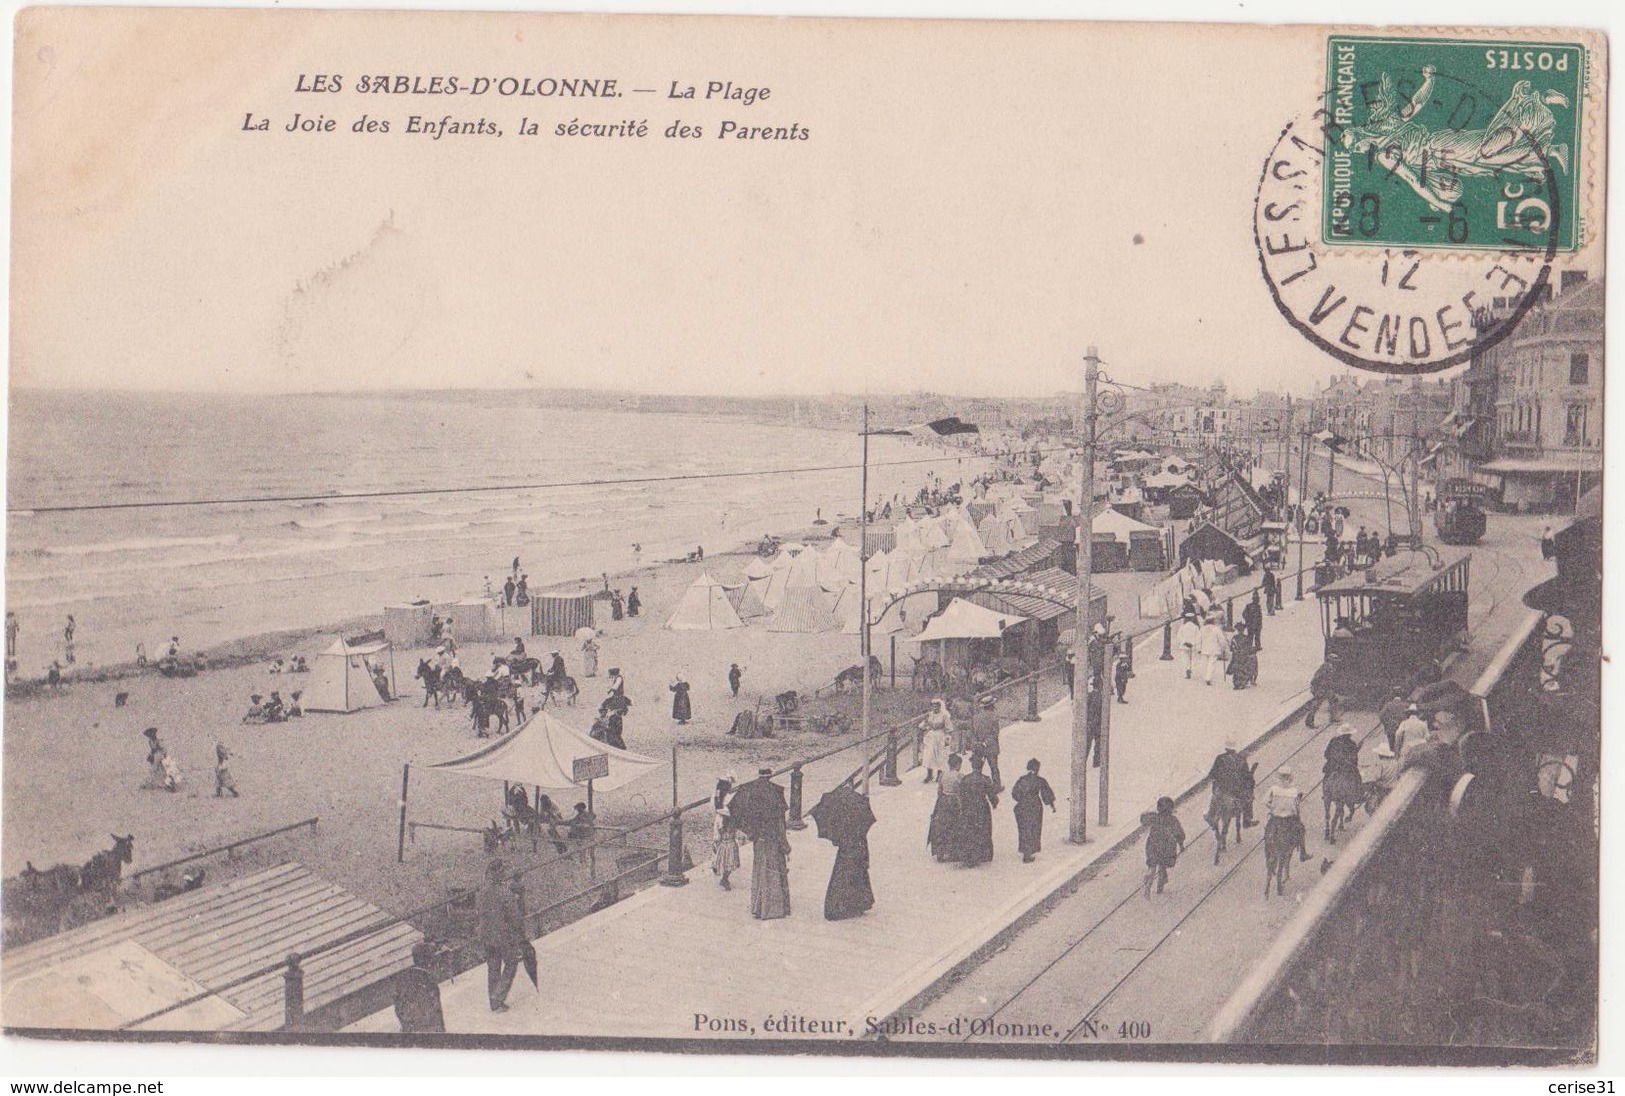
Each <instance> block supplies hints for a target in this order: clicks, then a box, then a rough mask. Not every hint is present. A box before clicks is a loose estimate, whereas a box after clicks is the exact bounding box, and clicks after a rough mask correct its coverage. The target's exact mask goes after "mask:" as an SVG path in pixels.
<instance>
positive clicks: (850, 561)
mask: <svg viewBox="0 0 1625 1096" xmlns="http://www.w3.org/2000/svg"><path fill="white" fill-rule="evenodd" d="M858 568H859V564H858V550H857V548H855V547H853V546H852V545H850V544H848V543H847V542H846V541H844V540H841V539H840V538H839V537H837V538H836V539H834V540H833V541H831V542H830V545H829V547H828V548H827V549H825V551H824V552H823V553H822V554H821V555H820V556H819V557H818V581H819V582H820V583H821V584H822V585H823V587H824V589H826V590H837V589H839V588H840V587H841V586H844V585H846V583H848V582H855V581H857V578H858Z"/></svg>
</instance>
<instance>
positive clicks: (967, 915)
mask: <svg viewBox="0 0 1625 1096" xmlns="http://www.w3.org/2000/svg"><path fill="white" fill-rule="evenodd" d="M1320 650H1321V642H1320V627H1319V621H1318V614H1317V611H1316V608H1315V601H1314V600H1313V598H1312V597H1311V598H1309V599H1306V600H1305V601H1302V602H1296V603H1295V602H1293V601H1292V600H1291V599H1290V591H1289V592H1288V600H1287V602H1286V607H1285V609H1284V610H1283V611H1282V612H1281V613H1278V614H1277V615H1275V616H1273V617H1266V618H1265V626H1264V650H1263V653H1262V655H1261V656H1260V680H1259V685H1258V687H1257V688H1253V689H1247V690H1243V691H1239V692H1238V691H1235V690H1233V689H1231V687H1230V685H1229V681H1228V679H1226V678H1219V679H1218V680H1217V682H1216V683H1215V684H1214V685H1212V686H1208V685H1205V684H1204V683H1203V682H1202V680H1201V677H1200V673H1198V675H1197V676H1196V678H1195V679H1193V680H1189V681H1187V680H1186V679H1185V671H1184V665H1183V662H1181V661H1173V662H1163V661H1160V660H1159V658H1158V656H1159V655H1160V653H1161V641H1160V636H1149V637H1147V638H1146V639H1145V640H1144V641H1143V642H1142V645H1141V646H1140V648H1139V649H1138V650H1137V651H1136V655H1135V668H1136V673H1137V676H1136V678H1135V679H1134V681H1133V682H1132V683H1131V686H1130V690H1129V703H1127V704H1114V705H1113V710H1112V728H1111V750H1110V771H1111V792H1110V803H1109V806H1110V824H1109V825H1106V826H1099V825H1096V820H1097V818H1098V813H1097V812H1098V800H1097V798H1096V797H1097V794H1098V783H1096V782H1095V781H1093V780H1092V781H1091V785H1090V788H1089V824H1090V825H1089V841H1088V842H1087V843H1086V844H1083V845H1073V844H1069V843H1068V842H1067V841H1066V819H1067V817H1068V802H1067V795H1068V790H1069V789H1068V783H1069V781H1068V766H1069V757H1070V751H1071V707H1070V704H1069V703H1068V702H1065V701H1063V702H1062V703H1059V704H1056V705H1054V706H1053V707H1051V708H1050V709H1048V710H1047V711H1045V712H1043V713H1042V718H1041V719H1040V721H1038V722H1036V723H1024V722H1018V723H1014V724H1010V725H1008V726H1006V727H1005V728H1004V730H1003V733H1002V739H1001V741H1002V748H1001V758H1000V760H1001V767H1002V770H1003V774H1002V775H1003V777H1004V781H1005V783H1006V784H1010V783H1013V782H1014V780H1015V778H1016V777H1017V776H1019V775H1020V774H1021V772H1022V771H1023V770H1024V767H1025V765H1026V762H1027V759H1028V758H1030V757H1036V758H1038V759H1039V761H1040V762H1041V763H1042V766H1043V774H1044V775H1045V776H1046V777H1047V778H1048V779H1049V781H1050V783H1051V785H1052V786H1053V787H1054V788H1055V791H1056V793H1057V796H1058V797H1059V800H1060V801H1059V803H1058V804H1057V811H1056V812H1055V813H1054V814H1052V815H1051V814H1046V816H1045V820H1044V851H1043V852H1042V853H1041V854H1040V855H1039V857H1038V860H1037V861H1036V862H1035V863H1032V864H1023V863H1022V862H1021V858H1020V856H1019V855H1018V854H1017V852H1016V830H1015V820H1014V817H1013V816H1012V813H1011V808H1010V803H1009V800H1008V793H1006V795H1005V796H1001V799H1000V805H999V809H998V810H997V811H996V812H995V818H994V842H995V847H996V856H995V859H994V861H993V862H992V863H991V864H987V865H983V866H981V867H977V868H963V867H960V866H957V865H945V864H939V863H937V862H936V861H935V860H934V859H933V858H932V857H931V856H930V854H929V853H928V851H927V849H926V846H925V834H926V827H927V822H928V820H929V817H930V813H931V808H932V802H933V798H934V796H935V794H936V789H935V786H934V785H925V784H923V783H922V776H923V773H922V772H921V771H919V770H914V771H912V772H907V773H904V774H903V784H902V785H901V786H900V787H893V788H885V787H880V786H879V785H878V784H875V785H873V786H872V791H871V794H872V803H873V806H874V811H875V814H876V816H877V818H878V822H877V824H876V825H875V827H874V829H873V830H872V831H870V836H869V847H870V856H871V875H872V878H873V881H874V890H875V898H876V905H875V908H874V909H873V910H871V911H870V912H869V913H868V914H867V915H865V916H864V917H861V918H857V919H855V920H850V921H839V922H830V921H826V920H824V917H823V899H824V888H825V884H826V883H827V882H828V879H829V873H830V868H831V865H832V864H833V862H834V855H835V850H834V848H833V846H831V845H830V844H829V843H828V842H825V841H820V840H819V839H818V837H817V833H816V829H815V828H814V827H812V826H811V825H809V827H808V828H807V829H805V830H802V831H799V832H796V833H793V834H792V835H791V842H792V845H793V851H792V853H791V857H790V888H791V902H792V915H791V916H790V917H788V918H785V919H782V920H775V921H757V920H754V919H753V918H752V917H751V916H750V891H749V887H750V852H749V850H748V848H747V849H746V850H745V851H744V860H745V863H744V867H743V870H742V871H740V872H739V873H738V874H737V875H736V876H735V881H736V882H735V887H734V889H733V890H732V891H723V890H721V889H720V888H719V887H718V886H717V885H716V882H715V878H714V877H713V876H712V875H711V873H710V872H709V870H707V867H706V864H707V862H708V860H709V850H707V849H702V848H692V849H691V850H690V852H691V853H692V855H693V856H694V859H695V860H696V866H695V868H694V869H693V870H692V871H691V872H690V873H689V879H690V883H689V885H688V886H686V887H681V888H667V887H659V886H656V887H650V888H648V889H646V890H644V891H642V892H640V893H638V894H636V895H634V896H633V897H631V898H628V899H626V900H624V901H622V902H620V903H617V904H616V905H614V906H611V907H609V908H608V909H605V910H603V911H601V912H599V913H596V914H593V915H591V916H588V917H586V918H583V919H582V920H580V921H577V922H575V923H574V924H571V925H569V926H567V927H565V928H563V929H560V930H558V931H556V932H552V933H548V934H547V935H545V936H543V937H541V938H540V939H538V940H537V941H536V951H537V954H538V956H539V959H540V967H541V989H540V991H539V992H538V991H537V990H535V989H533V988H532V987H531V985H530V983H529V981H528V980H527V979H526V978H525V976H524V974H523V973H521V974H520V975H519V977H518V980H517V981H516V983H515V986H514V990H513V992H512V994H511V995H510V997H509V1006H510V1009H509V1011H507V1012H504V1013H497V1014H493V1013H492V1012H490V1010H489V1009H488V1007H487V1003H486V989H485V972H484V968H483V966H482V967H476V968H475V969H473V970H471V971H469V972H467V973H465V974H462V975H460V976H458V977H457V978H456V979H455V980H454V981H452V982H447V983H443V984H442V990H441V992H442V999H443V1003H444V1009H445V1015H446V1026H447V1030H448V1031H451V1032H459V1033H489V1034H498V1035H515V1036H517V1035H551V1036H598V1037H637V1038H688V1039H692V1038H733V1039H737V1038H758V1039H794V1038H852V1037H859V1038H861V1037H864V1036H866V1035H868V1034H870V1033H869V1032H868V1031H867V1030H866V1021H867V1020H868V1019H869V1018H871V1017H873V1018H875V1019H881V1018H884V1017H885V1016H886V1015H887V1014H888V1013H890V1012H891V1011H893V1010H895V1009H897V1008H900V1007H901V1006H902V1005H904V1004H905V1003H906V1002H908V1001H909V1000H910V999H911V998H913V997H914V996H915V995H916V994H918V993H920V992H921V991H922V990H924V989H925V988H927V987H928V986H930V985H931V984H932V983H933V982H934V981H936V980H937V979H938V978H940V977H942V976H943V975H944V974H945V973H946V972H948V971H949V970H951V969H952V968H953V967H954V966H956V965H957V964H958V963H960V962H961V961H962V960H963V959H965V958H966V957H968V956H969V955H971V954H972V953H973V952H974V951H976V950H977V949H978V948H979V947H981V946H982V945H984V944H985V943H986V942H987V941H989V940H990V939H991V938H993V937H994V936H996V935H997V934H998V933H999V932H1000V931H1002V930H1003V929H1005V928H1006V927H1008V926H1009V925H1011V924H1012V923H1013V922H1015V921H1016V920H1017V919H1018V918H1020V917H1021V916H1022V915H1023V914H1024V913H1026V912H1028V911H1029V910H1031V909H1033V908H1034V907H1035V906H1037V905H1038V904H1039V903H1041V902H1043V901H1044V899H1046V898H1047V897H1049V896H1050V895H1051V894H1052V893H1054V891H1055V890H1056V889H1058V888H1059V887H1061V886H1063V885H1065V884H1066V883H1068V882H1069V881H1071V880H1072V879H1074V878H1075V877H1076V876H1078V875H1079V874H1080V873H1082V872H1084V871H1085V870H1086V869H1088V868H1089V866H1090V865H1091V864H1092V863H1094V862H1096V861H1097V860H1099V859H1100V858H1102V857H1103V856H1105V855H1107V854H1108V853H1110V852H1111V851H1113V848H1114V846H1116V845H1117V844H1118V843H1119V842H1120V841H1123V840H1124V839H1126V838H1129V837H1131V836H1132V835H1133V834H1134V831H1135V830H1136V829H1138V827H1139V816H1140V812H1141V811H1144V810H1149V809H1151V807H1152V806H1153V805H1154V803H1155V802H1156V799H1157V797H1158V796H1160V795H1171V796H1176V797H1177V796H1178V795H1180V794H1181V793H1182V792H1184V791H1185V790H1186V789H1188V788H1190V787H1191V786H1192V785H1193V784H1195V783H1197V782H1198V781H1200V780H1201V779H1202V778H1203V777H1204V776H1205V775H1206V773H1207V770H1208V767H1209V766H1210V765H1211V763H1212V759H1213V757H1214V755H1215V754H1216V753H1217V752H1218V751H1219V750H1220V749H1222V748H1223V742H1224V738H1225V736H1226V734H1227V733H1228V732H1231V731H1234V732H1235V733H1236V734H1237V735H1238V736H1239V737H1240V738H1241V739H1242V741H1243V742H1251V741H1253V740H1254V739H1256V738H1258V737H1260V736H1262V735H1263V734H1264V733H1266V732H1267V731H1268V730H1269V729H1270V728H1271V727H1273V726H1275V725H1276V724H1277V723H1279V722H1280V721H1281V720H1282V719H1283V718H1284V717H1285V716H1286V715H1287V714H1288V713H1290V712H1291V711H1292V710H1293V709H1294V708H1295V707H1297V706H1298V705H1299V704H1301V703H1302V701H1303V699H1304V698H1305V695H1306V693H1305V689H1306V685H1307V682H1308V679H1309V676H1310V674H1311V673H1313V671H1314V668H1315V667H1316V666H1317V665H1318V664H1319V661H1320ZM1286 733H1289V734H1290V733H1293V732H1291V731H1288V732H1286ZM851 767H852V762H851V760H850V759H849V758H847V757H845V756H844V755H843V756H842V757H841V758H838V759H834V760H832V761H831V762H828V763H825V765H824V766H821V767H816V768H814V769H812V770H810V771H809V772H808V774H807V784H806V788H807V797H806V801H807V804H808V805H809V806H810V805H811V804H813V803H815V802H816V801H817V799H818V797H819V795H821V794H822V793H823V792H824V791H826V790H827V789H828V787H829V786H830V785H831V784H832V783H833V782H834V781H836V780H839V779H840V778H841V777H842V776H843V775H845V774H846V773H848V772H850V771H851ZM1097 771H1098V770H1097ZM1126 855H1130V856H1135V857H1138V856H1139V855H1140V853H1139V851H1138V849H1137V848H1136V849H1133V850H1130V851H1128V852H1127V853H1126ZM1084 885H1085V886H1087V883H1085V884H1084ZM351 1030H355V1031H395V1030H398V1029H397V1026H396V1023H395V1019H394V1016H393V1014H392V1013H390V1012H382V1013H378V1014H375V1015H373V1016H370V1017H367V1018H365V1019H364V1020H362V1021H361V1022H359V1023H358V1024H356V1025H355V1026H354V1027H353V1028H351Z"/></svg>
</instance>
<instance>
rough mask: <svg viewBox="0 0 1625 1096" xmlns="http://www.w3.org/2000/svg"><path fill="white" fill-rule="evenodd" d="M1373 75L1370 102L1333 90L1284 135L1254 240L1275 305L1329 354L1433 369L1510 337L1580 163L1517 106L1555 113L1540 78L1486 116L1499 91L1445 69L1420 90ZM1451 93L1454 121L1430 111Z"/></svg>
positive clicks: (1539, 285)
mask: <svg viewBox="0 0 1625 1096" xmlns="http://www.w3.org/2000/svg"><path fill="white" fill-rule="evenodd" d="M1370 84H1371V85H1373V86H1372V88H1371V90H1370V92H1369V95H1370V99H1369V100H1368V101H1367V102H1366V103H1365V104H1363V109H1362V104H1360V103H1359V101H1358V99H1357V98H1355V97H1354V96H1353V95H1352V94H1351V89H1350V88H1348V87H1343V88H1338V87H1334V88H1332V89H1331V90H1329V91H1328V92H1327V93H1326V95H1325V97H1324V99H1323V105H1322V106H1320V107H1319V108H1317V109H1316V110H1314V111H1312V112H1309V113H1306V114H1304V115H1302V116H1300V117H1299V118H1297V119H1294V120H1293V121H1291V122H1289V123H1287V125H1286V126H1285V128H1283V129H1282V131H1281V133H1280V136H1279V137H1278V138H1277V139H1276V142H1275V145H1274V147H1273V148H1272V149H1271V150H1270V154H1269V156H1268V157H1267V158H1266V160H1265V162H1264V169H1263V172H1262V175H1261V177H1260V180H1259V187H1258V192H1257V195H1256V196H1255V199H1254V205H1253V238H1254V243H1255V245H1256V247H1257V251H1258V259H1259V265H1260V268H1261V270H1262V272H1263V276H1264V281H1265V284H1266V285H1267V287H1268V288H1269V292H1270V295H1271V297H1272V298H1273V300H1274V301H1275V305H1276V307H1277V308H1278V309H1279V310H1280V312H1281V314H1282V316H1283V317H1285V318H1286V320H1287V322H1288V323H1290V324H1291V325H1292V327H1293V328H1294V329H1295V330H1297V331H1298V333H1299V334H1301V335H1302V336H1303V337H1304V338H1305V339H1306V340H1308V341H1309V342H1310V343H1311V344H1313V345H1314V346H1316V347H1317V348H1318V349H1320V350H1321V351H1322V352H1324V353H1326V354H1327V355H1329V356H1331V357H1332V358H1335V359H1336V360H1338V361H1340V362H1343V363H1344V364H1347V365H1351V366H1354V367H1356V368H1359V369H1363V370H1370V371H1375V372H1382V373H1402V374H1422V373H1433V372H1437V371H1439V370H1442V369H1446V368H1449V367H1450V366H1453V365H1459V364H1462V363H1465V362H1467V361H1468V360H1469V359H1471V358H1472V357H1473V356H1474V355H1476V354H1479V353H1482V352H1483V351H1484V350H1486V349H1487V348H1489V347H1490V346H1493V345H1494V344H1495V343H1497V342H1499V341H1501V340H1502V339H1504V338H1506V337H1507V336H1508V335H1510V334H1511V333H1512V332H1513V331H1514V330H1516V329H1517V327H1518V324H1519V322H1520V321H1521V320H1522V319H1523V317H1524V315H1525V313H1527V312H1528V310H1529V309H1530V308H1531V307H1533V306H1534V305H1535V304H1536V303H1537V302H1538V301H1539V300H1541V299H1542V298H1543V297H1544V296H1545V295H1546V287H1547V285H1548V283H1549V281H1550V279H1551V272H1552V267H1553V264H1554V260H1555V259H1556V256H1557V254H1558V252H1559V250H1560V247H1561V244H1562V242H1563V240H1564V239H1566V238H1568V236H1570V235H1572V228H1571V226H1570V225H1569V223H1568V217H1569V206H1568V205H1567V204H1566V202H1565V198H1564V188H1563V187H1562V186H1560V185H1559V178H1558V175H1559V172H1571V171H1572V170H1573V164H1572V161H1570V162H1568V163H1564V162H1562V160H1563V159H1564V158H1566V157H1568V156H1569V155H1570V151H1569V149H1568V147H1567V146H1563V147H1562V149H1561V152H1555V150H1554V146H1553V143H1552V140H1551V134H1550V131H1549V129H1548V130H1546V131H1544V132H1543V131H1542V130H1541V129H1540V128H1539V121H1538V117H1537V119H1536V121H1535V122H1534V123H1531V122H1530V121H1529V116H1528V114H1525V115H1522V116H1520V115H1518V114H1517V112H1516V110H1515V109H1514V108H1516V107H1517V106H1518V105H1519V104H1521V103H1526V102H1534V103H1535V105H1536V107H1537V108H1540V109H1544V104H1543V103H1541V102H1540V101H1539V99H1538V96H1539V94H1540V93H1539V92H1538V91H1537V90H1535V89H1534V87H1533V85H1532V84H1531V83H1530V82H1529V81H1526V80H1525V81H1519V82H1518V83H1517V84H1515V85H1514V86H1513V87H1512V88H1511V89H1510V90H1509V92H1508V93H1507V94H1506V95H1503V96H1501V97H1499V100H1500V102H1501V104H1502V105H1501V107H1500V109H1499V110H1497V111H1495V113H1494V114H1493V115H1492V116H1489V117H1488V120H1487V121H1486V120H1483V119H1476V120H1475V119H1474V117H1473V109H1474V107H1473V106H1472V105H1471V104H1479V103H1483V104H1493V103H1495V102H1497V99H1498V97H1497V96H1495V95H1492V94H1490V93H1488V92H1485V91H1483V90H1481V89H1477V88H1471V87H1470V86H1468V85H1467V82H1466V81H1462V80H1459V79H1455V78H1451V77H1440V76H1438V74H1437V73H1436V71H1435V70H1434V69H1433V67H1432V66H1424V67H1423V68H1422V70H1421V80H1420V83H1419V84H1413V85H1412V86H1411V87H1410V88H1406V87H1404V86H1402V85H1399V84H1396V83H1395V82H1394V81H1393V80H1392V79H1391V78H1390V77H1389V76H1388V75H1386V74H1384V75H1383V77H1382V78H1381V80H1380V82H1379V81H1371V82H1370ZM1441 86H1447V87H1449V88H1450V90H1451V92H1455V91H1457V90H1458V87H1459V90H1460V94H1451V93H1441V92H1440V91H1439V90H1438V89H1439V88H1440V87H1441ZM1549 94H1550V93H1549ZM1340 96H1341V98H1339V97H1340ZM1563 99H1564V97H1563V96H1562V95H1561V94H1556V95H1554V100H1555V101H1562V100H1563ZM1351 100H1352V104H1353V105H1352V106H1351V105H1350V104H1351ZM1451 102H1454V103H1455V104H1456V107H1455V113H1454V115H1453V116H1452V117H1451V118H1450V119H1447V120H1446V124H1443V125H1439V124H1436V123H1435V124H1432V125H1428V124H1424V123H1423V121H1421V120H1420V119H1419V117H1418V112H1419V111H1420V110H1421V109H1422V108H1423V107H1424V106H1428V107H1432V106H1433V105H1434V104H1441V103H1442V104H1446V105H1448V104H1449V103H1451ZM1464 103H1465V104H1469V106H1467V107H1463V106H1462V104H1464ZM1436 109H1438V110H1440V111H1442V110H1443V109H1445V108H1444V107H1439V108H1436ZM1490 109H1492V108H1490V107H1485V108H1484V114H1485V115H1488V112H1489V110H1490ZM1362 114H1363V115H1364V116H1365V118H1364V120H1363V121H1360V120H1359V119H1360V118H1361V115H1362ZM1453 120H1459V121H1460V122H1462V123H1463V125H1454V124H1450V122H1451V121H1453ZM1430 121H1431V119H1430ZM1475 121H1476V124H1474V123H1475ZM1554 152H1555V154H1554ZM1396 210H1399V211H1402V213H1401V214H1399V215H1396V213H1395V211H1396ZM1384 218H1387V219H1386V221H1385V220H1384Z"/></svg>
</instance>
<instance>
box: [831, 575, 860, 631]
mask: <svg viewBox="0 0 1625 1096" xmlns="http://www.w3.org/2000/svg"><path fill="white" fill-rule="evenodd" d="M861 604H862V598H861V597H860V596H859V593H858V584H857V583H855V582H849V583H847V584H846V585H844V586H842V587H841V588H840V589H839V590H836V591H835V592H834V593H833V594H831V595H830V605H829V611H830V613H831V614H832V615H833V616H834V617H835V619H836V620H837V621H839V622H840V625H841V631H843V632H845V633H846V634H847V635H849V636H855V635H857V634H858V633H859V632H861V631H863V611H862V609H861V608H859V606H860V605H861Z"/></svg>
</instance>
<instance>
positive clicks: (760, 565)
mask: <svg viewBox="0 0 1625 1096" xmlns="http://www.w3.org/2000/svg"><path fill="white" fill-rule="evenodd" d="M772 574H773V565H772V564H771V563H769V562H768V561H767V560H765V559H763V558H762V557H761V556H755V557H753V558H752V559H751V561H750V562H749V563H747V564H745V579H746V581H749V582H754V581H756V580H757V579H765V578H767V577H769V576H770V575H772Z"/></svg>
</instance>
